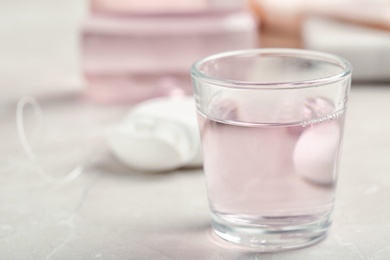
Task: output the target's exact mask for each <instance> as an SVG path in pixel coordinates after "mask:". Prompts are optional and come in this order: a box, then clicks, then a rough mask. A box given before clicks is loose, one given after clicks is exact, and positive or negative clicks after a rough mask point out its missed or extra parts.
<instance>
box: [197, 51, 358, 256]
mask: <svg viewBox="0 0 390 260" xmlns="http://www.w3.org/2000/svg"><path fill="white" fill-rule="evenodd" d="M351 71H352V68H351V65H350V64H349V62H347V61H346V60H344V59H343V58H341V57H338V56H334V55H331V54H326V53H320V52H314V51H308V50H298V49H253V50H242V51H233V52H225V53H221V54H216V55H213V56H209V57H206V58H204V59H202V60H200V61H197V62H196V63H195V64H194V65H193V67H192V72H191V73H192V80H193V86H194V92H195V97H196V103H197V111H198V121H199V128H200V133H201V138H202V146H203V155H204V171H205V176H206V184H207V190H208V197H209V202H210V208H211V214H212V227H213V231H214V232H215V233H216V234H217V235H218V236H219V237H221V238H222V239H224V240H226V241H229V242H232V243H231V245H234V244H236V245H238V246H240V247H243V248H246V249H250V250H255V251H279V250H285V249H292V248H300V247H304V246H307V245H310V244H313V243H315V242H317V241H320V240H321V239H323V238H324V237H325V236H326V233H327V230H328V228H329V226H330V224H331V213H332V209H333V205H334V201H335V191H336V183H337V171H338V170H337V168H338V164H339V163H338V162H339V158H340V146H341V142H342V136H343V126H344V120H345V112H346V108H347V100H348V93H349V89H350V85H351V84H350V80H351Z"/></svg>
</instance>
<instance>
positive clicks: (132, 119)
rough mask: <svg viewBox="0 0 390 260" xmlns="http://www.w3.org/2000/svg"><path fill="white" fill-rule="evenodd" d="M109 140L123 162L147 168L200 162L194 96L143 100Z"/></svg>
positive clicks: (165, 169)
mask: <svg viewBox="0 0 390 260" xmlns="http://www.w3.org/2000/svg"><path fill="white" fill-rule="evenodd" d="M108 143H109V145H110V147H111V150H112V152H113V153H114V154H115V156H116V157H117V158H118V159H119V160H120V161H122V162H123V163H124V164H126V165H128V166H130V167H132V168H136V169H139V170H144V171H169V170H174V169H176V168H179V167H183V166H192V167H194V166H201V165H202V162H203V161H202V156H201V149H200V138H199V130H198V125H197V120H196V109H195V102H194V99H193V98H190V97H180V98H172V97H169V98H158V99H153V100H149V101H146V102H143V103H141V104H139V105H138V106H136V107H135V108H134V109H133V110H131V111H130V113H129V114H128V116H127V117H126V118H125V120H124V121H123V123H122V124H121V125H120V126H118V127H116V128H114V129H113V131H112V132H111V133H110V135H109V137H108Z"/></svg>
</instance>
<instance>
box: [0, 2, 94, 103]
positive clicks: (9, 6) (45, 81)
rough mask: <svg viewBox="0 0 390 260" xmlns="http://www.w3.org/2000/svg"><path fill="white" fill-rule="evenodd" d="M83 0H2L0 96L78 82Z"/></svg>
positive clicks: (11, 96) (74, 85)
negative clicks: (79, 32) (79, 35)
mask: <svg viewBox="0 0 390 260" xmlns="http://www.w3.org/2000/svg"><path fill="white" fill-rule="evenodd" d="M86 12H87V2H86V1H84V0H70V1H62V0H31V1H25V0H2V1H0V101H4V100H7V99H8V100H9V99H16V98H18V97H20V96H21V95H25V94H35V93H38V92H42V91H49V90H51V89H62V90H67V89H75V88H80V87H81V85H82V84H81V77H80V75H79V74H80V72H79V60H78V31H79V27H80V24H81V23H82V20H83V18H84V16H85V14H86Z"/></svg>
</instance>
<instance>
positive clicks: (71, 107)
mask: <svg viewBox="0 0 390 260" xmlns="http://www.w3.org/2000/svg"><path fill="white" fill-rule="evenodd" d="M83 3H84V2H83V1H53V0H37V1H31V2H29V1H14V0H12V1H11V0H5V1H2V2H1V3H0V17H1V21H2V23H0V38H1V41H0V56H1V59H0V71H1V73H0V144H1V145H0V259H6V260H10V259H32V260H34V259H50V260H52V259H75V260H77V259H227V260H229V259H261V260H271V259H272V260H279V259H289V260H295V259H297V260H298V259H299V260H309V259H316V260H322V259H323V260H325V259H326V260H327V259H343V260H356V259H371V260H388V259H390V206H389V205H390V204H389V199H390V174H389V173H390V160H389V156H390V84H382V85H364V86H358V85H353V87H352V91H351V96H350V106H349V111H348V113H347V123H346V130H345V138H344V148H343V153H342V160H341V167H340V178H339V184H338V191H337V201H336V208H335V211H334V218H333V219H334V223H333V226H332V229H331V232H330V233H329V235H328V237H327V238H326V239H325V240H324V241H322V242H321V243H319V244H317V245H314V246H312V247H309V248H305V249H301V250H295V251H289V252H283V253H275V254H257V253H244V252H239V251H233V250H230V249H228V248H225V247H222V246H220V245H219V244H217V243H215V241H214V239H213V238H212V236H211V235H210V217H209V212H208V204H207V197H206V190H205V185H204V177H203V173H202V170H201V169H189V170H179V171H175V172H169V173H164V174H151V173H142V172H135V171H132V170H130V169H128V168H126V167H124V166H122V165H121V164H120V163H119V162H118V161H117V160H116V159H115V158H113V156H112V155H111V154H110V153H109V152H108V150H107V148H106V146H105V139H104V133H105V131H106V129H107V127H109V126H112V125H113V124H115V123H117V122H119V120H120V119H121V118H122V117H123V116H124V114H125V113H126V111H127V110H128V107H117V106H98V105H94V104H91V103H89V102H86V101H85V100H84V99H82V98H80V97H79V96H78V95H77V94H66V95H65V94H60V93H63V91H64V89H66V90H67V91H68V87H69V86H75V85H77V84H79V82H78V78H79V77H78V70H77V66H78V61H77V33H76V30H77V26H78V25H79V22H80V20H81V18H82V16H83V13H84V11H85V9H84V7H83ZM58 10H61V11H60V12H58ZM48 21H50V22H48ZM38 92H39V94H38ZM49 92H50V93H52V94H48V93H49ZM76 92H77V91H76ZM42 93H44V94H42ZM24 94H33V95H34V96H37V97H39V102H40V104H41V105H42V108H43V110H44V113H45V121H44V125H43V126H44V128H43V130H42V131H41V132H40V133H41V134H40V135H38V136H37V137H38V138H37V139H36V142H35V145H33V149H34V152H35V154H36V157H37V160H38V162H39V163H40V165H41V166H42V167H44V168H45V169H46V171H47V172H48V173H49V174H51V175H53V176H57V177H59V176H63V175H65V174H67V173H68V172H70V171H71V170H72V169H73V168H74V167H75V166H77V165H80V164H84V165H85V170H84V172H83V173H82V174H81V175H80V176H79V177H78V178H77V179H76V180H74V181H73V182H70V183H66V184H53V183H49V182H47V181H45V180H44V179H43V178H42V177H41V176H40V175H39V174H38V173H37V171H36V170H35V168H34V167H33V165H32V164H31V162H30V161H29V160H28V158H27V156H26V154H25V153H24V151H23V149H22V147H21V144H20V141H19V139H18V135H17V132H16V123H15V111H16V101H17V99H18V98H19V97H21V96H22V95H24ZM31 116H32V115H31V111H30V112H29V111H28V110H27V111H26V120H25V122H26V129H27V131H26V132H27V134H28V137H29V138H31V141H32V143H33V144H34V140H33V139H34V138H33V131H32V130H33V129H34V128H33V126H34V122H33V120H32V118H31Z"/></svg>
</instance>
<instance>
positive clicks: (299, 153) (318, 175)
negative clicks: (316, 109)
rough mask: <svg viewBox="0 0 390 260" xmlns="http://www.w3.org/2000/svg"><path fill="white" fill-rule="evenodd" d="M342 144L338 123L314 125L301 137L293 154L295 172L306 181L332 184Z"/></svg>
mask: <svg viewBox="0 0 390 260" xmlns="http://www.w3.org/2000/svg"><path fill="white" fill-rule="evenodd" d="M339 142H340V126H339V125H338V124H337V122H327V123H321V124H318V125H313V126H311V127H310V128H308V129H306V130H305V131H304V132H303V133H302V134H301V136H300V137H299V139H298V141H297V143H296V145H295V149H294V154H293V161H294V166H295V170H296V171H297V173H298V174H299V175H301V176H302V177H304V178H305V179H307V180H309V181H311V182H314V183H318V184H324V185H326V184H331V183H332V182H333V181H334V178H335V176H334V175H335V163H336V159H337V158H336V156H338V146H339Z"/></svg>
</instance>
